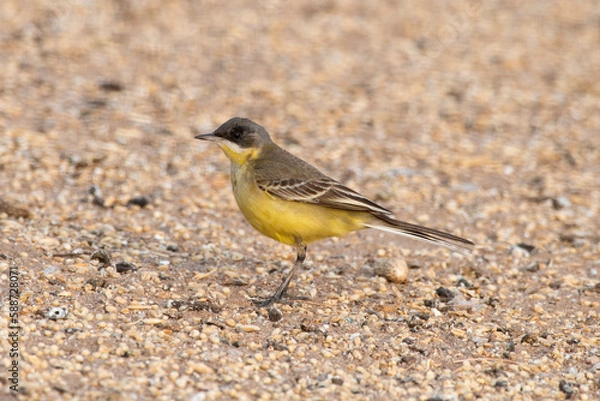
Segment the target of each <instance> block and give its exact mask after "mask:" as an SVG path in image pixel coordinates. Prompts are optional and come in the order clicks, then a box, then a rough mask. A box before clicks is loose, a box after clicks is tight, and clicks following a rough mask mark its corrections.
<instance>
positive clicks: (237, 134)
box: [231, 129, 242, 141]
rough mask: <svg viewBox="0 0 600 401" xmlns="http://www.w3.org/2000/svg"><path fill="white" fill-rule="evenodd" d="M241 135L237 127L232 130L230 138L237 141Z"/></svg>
mask: <svg viewBox="0 0 600 401" xmlns="http://www.w3.org/2000/svg"><path fill="white" fill-rule="evenodd" d="M241 137H242V131H241V130H239V129H234V130H233V132H232V133H231V138H232V139H233V140H235V141H237V140H238V139H240V138H241Z"/></svg>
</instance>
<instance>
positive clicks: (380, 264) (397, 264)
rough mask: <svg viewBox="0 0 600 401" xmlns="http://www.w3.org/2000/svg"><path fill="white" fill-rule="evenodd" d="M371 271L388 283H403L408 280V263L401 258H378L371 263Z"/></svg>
mask: <svg viewBox="0 0 600 401" xmlns="http://www.w3.org/2000/svg"><path fill="white" fill-rule="evenodd" d="M373 272H374V273H375V275H377V276H380V277H384V278H385V279H386V280H387V281H389V282H390V283H395V284H403V283H406V282H407V281H408V265H407V264H406V261H405V260H404V259H401V258H392V259H378V260H376V261H375V263H373Z"/></svg>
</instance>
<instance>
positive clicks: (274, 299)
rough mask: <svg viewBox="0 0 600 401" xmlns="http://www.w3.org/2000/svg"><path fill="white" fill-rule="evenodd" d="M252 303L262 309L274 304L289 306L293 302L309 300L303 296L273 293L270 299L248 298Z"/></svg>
mask: <svg viewBox="0 0 600 401" xmlns="http://www.w3.org/2000/svg"><path fill="white" fill-rule="evenodd" d="M250 300H251V301H252V303H254V305H256V307H257V308H264V307H266V306H270V305H273V304H275V303H279V304H286V305H291V304H292V302H293V301H308V300H310V298H308V297H303V296H294V295H289V294H278V293H275V294H273V295H271V296H270V297H266V298H263V297H254V298H250Z"/></svg>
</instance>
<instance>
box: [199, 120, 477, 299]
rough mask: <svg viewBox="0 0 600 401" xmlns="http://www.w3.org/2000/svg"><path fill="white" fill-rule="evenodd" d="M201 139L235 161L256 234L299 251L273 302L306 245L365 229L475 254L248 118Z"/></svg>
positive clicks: (240, 199) (240, 200) (242, 204)
mask: <svg viewBox="0 0 600 401" xmlns="http://www.w3.org/2000/svg"><path fill="white" fill-rule="evenodd" d="M195 138H197V139H202V140H205V141H211V142H215V143H216V144H217V145H219V146H220V147H221V149H222V150H223V152H224V153H225V155H226V156H227V157H228V158H229V160H230V161H231V185H232V187H233V195H234V196H235V200H236V201H237V204H238V206H239V208H240V210H241V211H242V213H243V214H244V216H245V217H246V219H247V220H248V222H249V223H250V224H251V225H252V227H254V228H255V229H256V230H258V231H259V232H261V233H262V234H264V235H266V236H267V237H270V238H273V239H275V240H277V241H279V242H282V243H284V244H288V245H292V246H294V247H296V251H297V258H296V262H295V263H294V266H293V267H292V269H291V270H290V272H289V273H288V274H287V276H286V277H285V279H284V280H283V281H282V283H281V285H279V287H278V288H277V290H276V291H275V292H274V293H273V295H271V296H270V297H269V298H266V299H264V300H261V301H260V302H257V303H258V304H259V306H267V305H270V304H271V303H273V302H277V301H280V300H281V298H282V297H283V296H284V295H285V294H286V290H287V287H288V285H289V283H290V280H291V279H292V277H293V275H294V273H295V272H296V270H298V267H299V266H301V265H302V263H303V262H304V259H305V257H306V245H307V244H309V243H311V242H314V241H317V240H320V239H324V238H329V237H338V236H343V235H346V234H348V233H349V232H351V231H356V230H361V229H363V228H376V229H378V230H383V231H388V232H392V233H394V234H400V235H405V236H408V237H411V238H417V239H421V240H424V241H428V242H431V243H434V244H437V245H443V246H446V247H448V248H451V249H453V250H469V249H471V248H472V246H473V245H474V244H473V243H472V242H471V241H469V240H466V239H463V238H460V237H457V236H455V235H452V234H448V233H445V232H443V231H439V230H435V229H432V228H427V227H422V226H418V225H415V224H410V223H406V222H404V221H400V220H395V219H394V218H393V217H391V216H392V212H391V211H389V210H388V209H386V208H384V207H381V206H379V205H378V204H376V203H375V202H373V201H371V200H369V199H367V198H365V197H364V196H362V195H361V194H359V193H358V192H356V191H353V190H352V189H350V188H348V187H346V186H344V185H342V184H340V183H339V182H338V181H336V180H334V179H332V178H329V177H327V176H326V175H325V174H323V173H321V172H320V171H319V170H317V169H316V168H315V167H313V166H311V165H310V164H308V163H307V162H305V161H304V160H301V159H299V158H297V157H296V156H294V155H292V154H291V153H288V152H287V151H285V150H283V149H282V148H280V147H279V146H277V144H275V143H274V142H273V141H272V140H271V137H270V136H269V134H268V133H267V131H266V130H265V129H264V128H263V127H262V126H260V125H258V124H256V123H255V122H253V121H251V120H249V119H247V118H239V117H236V118H232V119H230V120H229V121H227V122H226V123H224V124H223V125H221V126H220V127H219V128H217V130H216V131H215V132H213V133H211V134H204V135H198V136H196V137H195Z"/></svg>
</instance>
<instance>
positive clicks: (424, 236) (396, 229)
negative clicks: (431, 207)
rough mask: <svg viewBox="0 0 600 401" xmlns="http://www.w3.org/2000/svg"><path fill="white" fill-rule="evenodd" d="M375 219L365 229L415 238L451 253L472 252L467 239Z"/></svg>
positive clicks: (408, 224) (400, 222)
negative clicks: (443, 247)
mask: <svg viewBox="0 0 600 401" xmlns="http://www.w3.org/2000/svg"><path fill="white" fill-rule="evenodd" d="M375 217H376V218H377V219H376V220H375V219H374V220H373V221H370V222H369V223H366V224H365V227H369V228H375V229H377V230H381V231H387V232H390V233H393V234H399V235H404V236H406V237H410V238H416V239H420V240H423V241H427V242H430V243H432V244H435V245H442V246H445V247H446V248H449V249H451V250H453V251H457V252H460V253H463V254H464V253H466V252H470V251H471V250H473V247H474V246H475V244H474V243H473V242H471V241H469V240H468V239H464V238H461V237H458V236H456V235H453V234H449V233H446V232H443V231H439V230H435V229H433V228H427V227H423V226H419V225H416V224H411V223H407V222H404V221H400V220H395V219H393V218H391V217H389V216H386V215H377V216H375Z"/></svg>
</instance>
